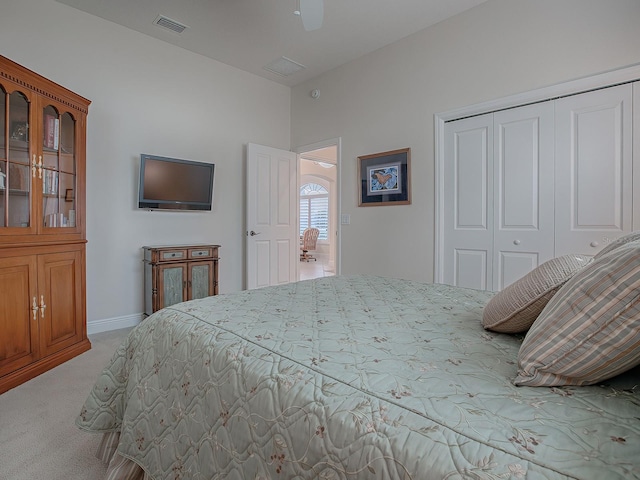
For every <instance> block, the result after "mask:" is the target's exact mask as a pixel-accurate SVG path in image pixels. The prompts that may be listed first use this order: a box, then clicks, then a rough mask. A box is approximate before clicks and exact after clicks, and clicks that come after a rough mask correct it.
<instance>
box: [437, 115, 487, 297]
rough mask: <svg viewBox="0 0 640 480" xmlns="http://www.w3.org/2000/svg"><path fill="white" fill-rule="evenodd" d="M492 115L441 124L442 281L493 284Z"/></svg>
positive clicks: (478, 285) (474, 285)
mask: <svg viewBox="0 0 640 480" xmlns="http://www.w3.org/2000/svg"><path fill="white" fill-rule="evenodd" d="M492 117H493V116H492V115H491V114H489V115H483V116H479V117H474V118H469V119H464V120H457V121H455V122H451V123H449V124H447V125H446V126H445V158H446V159H447V160H446V164H445V166H444V177H445V180H444V181H445V185H447V188H446V189H445V193H444V212H445V213H444V217H445V218H444V245H445V246H444V259H443V268H444V282H445V283H448V284H451V285H457V286H463V287H469V288H477V289H483V290H484V289H491V288H492V285H491V282H492V272H491V268H492V261H493V120H492Z"/></svg>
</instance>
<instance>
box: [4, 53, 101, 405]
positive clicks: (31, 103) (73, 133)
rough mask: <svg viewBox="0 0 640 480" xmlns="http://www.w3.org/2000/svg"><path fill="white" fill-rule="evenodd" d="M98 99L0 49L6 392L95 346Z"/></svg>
mask: <svg viewBox="0 0 640 480" xmlns="http://www.w3.org/2000/svg"><path fill="white" fill-rule="evenodd" d="M89 104H90V101H89V100H87V99H86V98H83V97H81V96H79V95H77V94H75V93H73V92H71V91H69V90H67V89H66V88H64V87H61V86H60V85H58V84H56V83H54V82H51V81H49V80H47V79H46V78H44V77H42V76H40V75H38V74H36V73H34V72H32V71H30V70H28V69H26V68H24V67H22V66H20V65H18V64H16V63H14V62H12V61H11V60H9V59H7V58H5V57H2V56H0V393H2V392H5V391H7V390H9V389H10V388H13V387H15V386H17V385H19V384H21V383H23V382H25V381H27V380H29V379H31V378H33V377H35V376H37V375H39V374H41V373H43V372H45V371H47V370H49V369H51V368H53V367H55V366H57V365H59V364H61V363H63V362H65V361H67V360H69V359H70V358H72V357H74V356H76V355H79V354H80V353H82V352H85V351H87V350H89V349H90V348H91V344H90V343H89V340H88V339H87V327H86V304H85V302H86V301H85V291H86V287H85V268H86V267H85V244H86V234H85V150H86V146H85V145H86V119H87V113H88V108H89Z"/></svg>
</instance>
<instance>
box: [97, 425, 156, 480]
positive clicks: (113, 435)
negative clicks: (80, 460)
mask: <svg viewBox="0 0 640 480" xmlns="http://www.w3.org/2000/svg"><path fill="white" fill-rule="evenodd" d="M119 441H120V432H108V433H104V434H103V435H102V440H100V445H99V446H98V450H97V451H96V457H98V458H99V459H100V460H102V461H103V462H104V463H105V464H107V465H109V466H108V468H107V474H106V476H105V477H104V478H105V480H152V478H151V477H150V476H149V475H147V473H146V472H145V471H144V470H143V469H142V467H141V466H140V465H138V464H137V463H136V462H134V461H133V460H129V459H128V458H125V457H123V456H122V455H120V454H119V453H118V452H117V448H118V442H119Z"/></svg>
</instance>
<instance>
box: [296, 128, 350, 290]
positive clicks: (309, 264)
mask: <svg viewBox="0 0 640 480" xmlns="http://www.w3.org/2000/svg"><path fill="white" fill-rule="evenodd" d="M339 156H340V155H339V141H338V140H333V141H328V142H323V143H322V144H314V145H307V146H306V147H302V148H300V149H298V174H299V183H298V185H299V193H298V225H299V230H300V231H299V233H300V237H301V238H302V234H303V232H304V229H305V228H307V227H315V228H318V230H319V231H320V234H319V236H318V240H317V242H316V248H315V250H313V251H310V252H309V254H310V255H311V256H312V258H311V259H306V260H300V262H299V265H298V280H310V279H313V278H320V277H327V276H332V275H336V273H337V272H338V270H339V261H338V258H339V257H338V252H339V248H338V244H339V242H338V239H339V221H338V220H339V216H338V211H339V203H340V201H339V200H340V199H339V192H340V189H339Z"/></svg>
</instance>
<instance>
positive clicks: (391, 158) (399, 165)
mask: <svg viewBox="0 0 640 480" xmlns="http://www.w3.org/2000/svg"><path fill="white" fill-rule="evenodd" d="M410 175H411V149H410V148H402V149H400V150H392V151H390V152H383V153H374V154H372V155H364V156H362V157H358V179H359V182H360V195H359V199H358V206H359V207H373V206H378V205H410V204H411V188H410V185H411V178H410Z"/></svg>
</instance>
